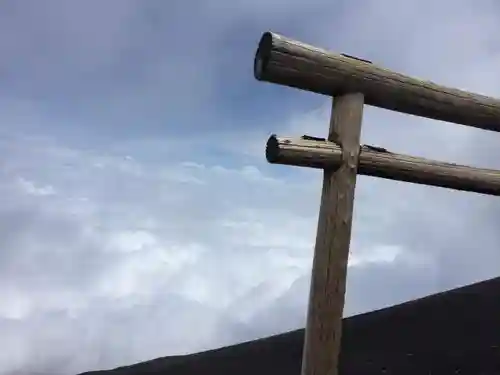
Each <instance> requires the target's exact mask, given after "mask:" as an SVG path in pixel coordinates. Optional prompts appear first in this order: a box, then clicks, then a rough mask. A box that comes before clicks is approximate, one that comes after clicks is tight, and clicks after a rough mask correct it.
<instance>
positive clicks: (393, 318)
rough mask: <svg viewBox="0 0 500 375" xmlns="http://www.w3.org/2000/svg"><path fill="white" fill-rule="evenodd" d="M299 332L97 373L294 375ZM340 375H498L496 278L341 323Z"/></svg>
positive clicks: (499, 281) (499, 297)
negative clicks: (342, 331) (342, 326)
mask: <svg viewBox="0 0 500 375" xmlns="http://www.w3.org/2000/svg"><path fill="white" fill-rule="evenodd" d="M303 334H304V331H303V330H298V331H293V332H289V333H285V334H281V335H277V336H272V337H268V338H264V339H261V340H256V341H251V342H247V343H243V344H239V345H234V346H230V347H226V348H221V349H217V350H212V351H208V352H203V353H197V354H192V355H187V356H178V357H165V358H159V359H156V360H153V361H149V362H144V363H139V364H136V365H133V366H129V367H121V368H118V369H114V370H109V371H102V372H89V373H86V374H102V375H132V374H165V375H235V374H238V375H256V374H258V375H276V374H283V375H285V374H286V375H299V374H300V363H301V356H302V344H303ZM341 373H342V374H358V375H359V374H381V373H384V374H401V375H413V374H415V375H417V374H418V375H428V374H439V375H447V374H454V375H456V374H461V375H486V374H488V375H492V374H500V278H496V279H492V280H488V281H484V282H481V283H477V284H473V285H470V286H467V287H463V288H459V289H454V290H451V291H448V292H444V293H440V294H436V295H432V296H429V297H426V298H422V299H419V300H415V301H411V302H407V303H404V304H401V305H397V306H394V307H390V308H387V309H383V310H379V311H375V312H371V313H367V314H362V315H357V316H354V317H350V318H347V319H344V334H343V347H342V353H341Z"/></svg>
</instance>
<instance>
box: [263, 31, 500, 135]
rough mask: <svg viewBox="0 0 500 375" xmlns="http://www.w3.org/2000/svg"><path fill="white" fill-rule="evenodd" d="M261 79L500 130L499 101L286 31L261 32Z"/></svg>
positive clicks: (410, 112) (463, 123) (428, 116)
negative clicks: (304, 40) (297, 38)
mask: <svg viewBox="0 0 500 375" xmlns="http://www.w3.org/2000/svg"><path fill="white" fill-rule="evenodd" d="M254 75H255V78H257V79H258V80H260V81H265V82H272V83H277V84H280V85H285V86H289V87H295V88H298V89H301V90H307V91H311V92H315V93H318V94H324V95H328V96H335V95H339V94H342V93H345V92H361V93H363V94H365V104H368V105H373V106H375V107H380V108H385V109H389V110H393V111H398V112H402V113H407V114H412V115H416V116H422V117H427V118H432V119H435V120H442V121H448V122H453V123H457V124H462V125H468V126H472V127H476V128H480V129H485V130H492V131H500V100H499V99H494V98H490V97H487V96H484V95H479V94H474V93H471V92H467V91H462V90H458V89H454V88H449V87H445V86H441V85H438V84H436V83H433V82H430V81H423V80H421V79H418V78H413V77H409V76H406V75H403V74H400V73H396V72H393V71H390V70H387V69H383V68H380V67H378V66H376V65H375V64H370V63H367V62H366V61H363V60H360V59H353V58H350V57H348V56H346V55H344V56H342V55H337V54H334V53H332V52H329V51H326V50H324V49H321V48H317V47H313V46H311V45H308V44H305V43H302V42H298V41H295V40H292V39H289V38H286V37H284V36H282V35H278V34H275V33H270V32H266V33H264V34H263V36H262V38H261V40H260V43H259V48H258V50H257V53H256V55H255V60H254Z"/></svg>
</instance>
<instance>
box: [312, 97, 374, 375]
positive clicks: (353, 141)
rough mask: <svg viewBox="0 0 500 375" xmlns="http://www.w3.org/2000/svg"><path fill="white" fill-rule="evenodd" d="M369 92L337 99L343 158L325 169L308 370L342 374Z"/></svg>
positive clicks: (335, 131) (335, 127) (336, 136)
mask: <svg viewBox="0 0 500 375" xmlns="http://www.w3.org/2000/svg"><path fill="white" fill-rule="evenodd" d="M363 105H364V96H363V94H360V93H348V94H345V95H341V96H337V97H334V98H333V104H332V116H331V122H330V130H329V135H328V140H329V141H333V142H335V143H338V144H339V145H340V146H341V147H342V163H341V165H340V167H339V168H338V169H336V170H325V171H324V178H323V191H322V196H321V207H320V211H319V220H318V232H317V235H316V245H315V248H314V260H313V269H312V278H311V290H310V296H309V308H308V313H307V325H306V334H305V342H304V352H303V360H302V375H337V374H338V359H339V352H340V342H341V334H342V314H343V310H344V300H345V289H346V277H347V261H348V258H349V243H350V238H351V224H352V215H353V206H354V190H355V186H356V174H357V166H358V158H359V152H360V134H361V123H362V116H363Z"/></svg>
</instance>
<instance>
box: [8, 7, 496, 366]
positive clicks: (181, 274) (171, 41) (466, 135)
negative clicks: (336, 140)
mask: <svg viewBox="0 0 500 375" xmlns="http://www.w3.org/2000/svg"><path fill="white" fill-rule="evenodd" d="M29 3H30V5H29V6H28V5H26V4H24V3H23V6H22V7H20V6H19V4H18V3H17V2H14V1H10V2H9V1H7V2H4V3H3V4H2V5H1V6H0V31H1V32H0V53H1V55H2V56H4V58H3V59H2V61H1V62H0V72H1V74H2V77H3V78H4V79H3V81H2V82H3V83H2V86H1V87H0V193H1V194H2V197H3V199H2V204H1V205H0V232H1V233H0V331H1V332H2V333H3V334H2V336H1V337H0V346H1V347H2V348H8V349H7V350H4V351H3V352H2V353H1V354H0V373H5V374H8V373H9V372H10V371H14V370H22V371H23V372H24V373H26V372H29V371H35V370H36V371H45V372H48V373H52V374H56V373H75V372H78V371H84V370H89V369H98V368H109V367H113V366H118V365H123V364H128V363H132V362H135V361H140V360H146V359H150V358H154V357H157V356H163V355H172V354H178V353H185V352H190V351H196V350H202V349H206V348H213V347H216V346H220V345H225V344H230V343H235V342H238V341H243V340H247V339H251V338H255V337H259V336H263V335H267V334H271V333H276V332H280V331H283V330H286V329H293V328H298V327H299V326H301V325H303V323H304V319H305V311H306V303H307V294H308V289H309V277H310V274H309V273H310V266H311V261H312V248H313V243H314V238H315V231H316V221H317V213H318V205H319V192H320V185H321V173H320V172H319V171H312V170H305V169H301V168H292V167H282V166H274V165H267V164H266V163H265V160H264V156H263V148H264V143H265V140H266V137H267V136H268V135H269V133H271V132H276V133H278V134H282V135H302V134H311V135H318V136H320V135H323V134H325V132H326V128H327V126H328V125H327V124H328V117H329V102H328V100H327V99H326V98H322V97H320V96H317V95H313V94H309V93H302V92H298V91H295V90H292V89H287V88H282V87H273V86H272V85H266V84H263V83H258V82H255V81H254V80H253V77H252V71H251V69H252V67H251V65H252V59H253V53H254V51H255V47H256V43H257V40H258V38H259V36H260V34H261V33H262V32H263V31H265V30H267V29H272V30H276V31H278V32H282V33H284V34H285V35H289V36H291V37H293V38H297V39H299V40H303V41H306V42H310V43H312V44H315V45H319V46H323V47H327V48H331V49H333V50H335V51H339V52H346V53H350V54H354V55H359V56H361V57H366V58H369V59H371V60H373V61H374V62H376V63H380V64H381V65H384V66H386V67H389V68H392V69H396V70H399V71H403V72H405V73H408V74H412V75H417V76H420V77H423V78H429V79H432V80H435V81H438V82H440V83H444V84H448V85H451V86H458V87H461V88H465V89H469V90H474V91H479V92H482V93H485V94H489V95H496V96H500V92H498V87H499V81H500V75H499V74H498V73H497V66H498V58H499V53H498V51H497V49H496V47H495V46H496V45H497V44H498V35H500V33H499V32H498V31H499V30H498V28H499V27H500V26H498V25H500V23H499V22H498V17H497V16H496V14H497V13H498V12H496V7H497V4H496V3H495V2H492V1H486V0H485V1H478V2H477V3H475V5H474V7H472V6H471V5H470V3H468V2H465V1H458V2H456V4H455V6H454V7H453V9H451V8H449V7H445V6H444V5H443V4H438V3H436V2H430V1H421V2H414V3H411V4H405V6H404V7H402V6H401V5H400V4H399V3H397V4H396V3H394V2H387V3H384V4H381V3H380V2H375V1H369V0H364V1H361V0H357V1H355V2H337V3H335V5H332V4H333V3H331V2H326V1H323V0H315V1H312V2H309V3H307V4H306V3H304V2H300V1H295V0H294V1H292V2H290V1H288V2H286V4H285V3H284V2H283V1H278V0H276V1H272V2H265V3H264V2H262V1H257V2H255V1H254V2H248V1H236V2H230V3H228V2H219V3H217V2H210V3H208V2H201V1H195V0H193V1H192V2H189V3H188V2H182V3H181V2H168V4H167V2H161V1H150V2H147V3H145V2H142V1H132V0H127V1H108V2H106V3H105V4H104V3H102V2H99V3H98V2H97V1H86V2H77V3H75V4H73V3H72V5H71V6H68V5H67V4H66V3H64V4H63V2H61V1H56V0H50V1H47V2H44V6H40V4H39V3H38V2H35V1H30V2H29ZM398 4H399V5H398ZM285 5H286V10H285V8H284V6H285ZM360 10H361V11H360ZM443 19H446V22H443ZM363 141H364V142H365V143H370V144H377V145H381V146H384V147H387V148H388V149H390V150H394V151H398V152H402V153H407V154H412V155H416V156H425V157H431V158H435V159H439V160H445V161H455V162H462V163H466V164H471V165H478V166H488V167H497V168H500V165H498V160H499V159H498V157H497V153H498V152H497V147H496V145H497V143H498V137H497V136H496V135H495V134H492V133H488V132H484V131H477V130H474V129H467V128H465V127H460V126H456V125H451V124H445V123H439V122H434V121H429V120H423V119H418V118H414V117H411V116H403V115H400V114H395V113H389V112H387V111H381V110H376V109H373V108H367V110H366V113H365V118H364V129H363ZM356 194H357V197H356V208H355V223H354V229H353V239H352V256H351V264H350V269H349V280H348V296H347V306H346V314H347V315H350V314H354V313H358V312H364V311H368V310H372V309H376V308H380V307H383V306H387V305H390V304H393V303H397V302H402V301H404V300H407V299H411V298H416V297H419V296H422V295H425V294H428V293H432V292H435V291H439V290H443V289H446V288H451V287H454V286H458V285H461V284H466V283H469V282H473V281H476V280H479V279H482V278H487V277H490V276H495V275H497V274H498V272H499V269H498V264H500V262H499V260H500V259H499V256H500V255H499V254H498V252H497V248H498V244H499V240H500V239H499V235H498V231H497V222H498V219H499V213H500V207H499V206H498V203H496V202H497V201H496V200H494V199H490V198H487V197H484V196H479V195H474V194H467V193H457V192H451V191H447V190H443V189H437V188H428V187H421V186H414V185H410V184H404V183H398V182H394V181H384V180H375V179H370V178H365V177H361V178H360V179H359V181H358V186H357V192H356ZM131 337H132V338H133V340H131V339H130V338H131Z"/></svg>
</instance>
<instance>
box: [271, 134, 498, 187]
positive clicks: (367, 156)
mask: <svg viewBox="0 0 500 375" xmlns="http://www.w3.org/2000/svg"><path fill="white" fill-rule="evenodd" d="M266 159H267V161H268V162H270V163H273V164H284V165H294V166H300V167H309V168H318V169H336V168H338V167H339V166H340V165H341V163H342V148H341V147H340V146H339V145H337V144H336V143H333V142H328V141H326V140H321V139H316V138H312V137H303V138H288V137H277V136H275V135H273V136H271V137H270V138H269V140H268V141H267V145H266ZM358 173H359V174H361V175H365V176H373V177H381V178H386V179H390V180H397V181H405V182H412V183H415V184H423V185H429V186H438V187H444V188H449V189H454V190H462V191H469V192H474V193H480V194H487V195H494V196H500V171H496V170H491V169H482V168H473V167H467V166H464V165H458V164H451V163H443V162H439V161H434V160H428V159H424V158H416V157H413V156H407V155H401V154H396V153H392V152H389V151H387V150H384V149H380V148H376V147H371V146H362V147H361V150H360V154H359V165H358Z"/></svg>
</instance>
